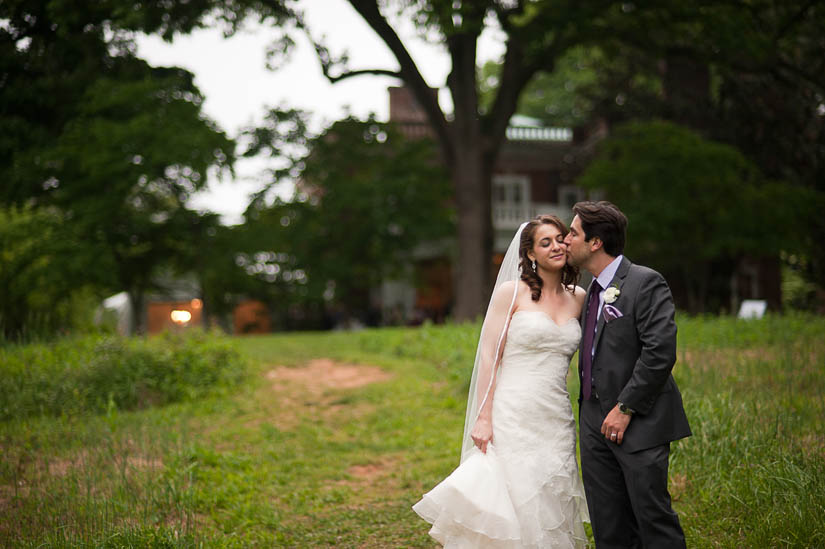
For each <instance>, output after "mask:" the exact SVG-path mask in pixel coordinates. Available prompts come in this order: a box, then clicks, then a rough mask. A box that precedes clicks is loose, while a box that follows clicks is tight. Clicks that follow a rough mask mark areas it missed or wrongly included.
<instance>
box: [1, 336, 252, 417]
mask: <svg viewBox="0 0 825 549" xmlns="http://www.w3.org/2000/svg"><path fill="white" fill-rule="evenodd" d="M245 369H246V368H245V364H244V361H243V360H242V359H241V356H240V354H239V353H238V352H237V350H235V349H234V348H233V347H232V346H230V345H229V344H228V342H227V341H226V340H224V339H222V338H221V336H217V335H212V334H206V333H203V332H190V333H188V334H186V335H180V334H165V335H163V336H160V337H156V338H151V339H138V338H132V339H128V338H122V337H116V336H102V335H94V336H85V337H79V338H67V339H63V340H59V341H57V342H56V343H53V344H34V345H21V346H11V347H7V348H5V349H0V419H10V418H22V417H28V416H36V415H63V414H66V415H74V414H80V413H87V412H91V413H100V412H105V411H107V410H110V409H112V408H114V409H118V410H133V409H138V408H146V407H149V406H158V405H164V404H168V403H170V402H177V401H181V400H189V399H194V398H197V397H200V396H201V395H204V394H206V393H208V392H210V391H213V390H214V389H216V388H218V387H226V386H231V385H235V384H237V383H238V382H239V381H240V380H241V378H242V377H243V374H244V372H245Z"/></svg>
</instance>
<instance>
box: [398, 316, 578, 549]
mask: <svg viewBox="0 0 825 549" xmlns="http://www.w3.org/2000/svg"><path fill="white" fill-rule="evenodd" d="M580 336H581V329H580V327H579V323H578V321H577V320H576V319H571V320H570V321H569V322H567V323H565V324H564V325H562V326H559V325H558V324H556V323H555V322H554V321H553V319H552V318H550V317H549V316H548V315H547V314H545V313H543V312H541V311H516V312H515V313H514V314H513V318H512V320H511V322H510V328H509V330H508V333H507V342H506V344H505V347H504V354H503V356H502V360H501V370H500V373H499V378H498V381H497V383H496V390H495V395H494V398H493V440H492V443H491V444H490V445H489V446H488V449H487V453H486V454H482V453H481V451H480V450H478V449H474V450H473V453H472V455H471V456H470V457H468V458H467V459H466V460H465V461H464V462H462V464H461V465H460V466H459V467H458V468H457V469H456V470H455V471H453V473H452V474H450V476H449V477H447V478H446V479H444V481H442V482H441V483H440V484H439V485H438V486H436V487H435V488H433V489H432V490H431V491H430V492H428V493H427V494H425V495H424V497H423V498H422V499H421V501H419V502H418V503H416V504H415V505H414V506H413V509H414V510H415V512H416V513H418V514H419V515H420V516H421V517H422V518H424V519H425V520H427V521H428V522H430V523H431V524H432V525H433V526H432V529H431V530H430V535H431V536H433V537H434V538H435V539H436V540H438V541H439V542H441V544H442V545H444V547H445V548H450V549H453V548H470V547H473V548H476V547H485V548H487V547H489V548H507V549H511V548H512V549H515V548H522V547H564V548H568V547H584V546H586V544H587V537H586V535H585V532H584V526H583V524H582V523H583V522H585V521H588V522H589V517H588V513H587V504H586V502H585V498H584V490H583V488H582V484H581V479H580V477H579V470H578V465H577V462H576V424H575V421H574V419H573V411H572V407H571V405H570V397H569V395H568V393H567V371H568V368H569V365H570V357H571V356H572V355H573V353H574V352H575V351H576V348H577V347H578V344H579V338H580Z"/></svg>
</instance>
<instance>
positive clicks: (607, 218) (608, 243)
mask: <svg viewBox="0 0 825 549" xmlns="http://www.w3.org/2000/svg"><path fill="white" fill-rule="evenodd" d="M573 213H575V214H576V215H578V216H579V220H581V223H582V229H583V230H584V239H585V241H590V239H591V238H593V237H594V236H598V237H599V238H600V239H601V241H602V242H603V243H604V251H605V252H606V253H607V255H609V256H612V257H617V256H619V255H621V254H622V252H623V251H624V243H625V240H626V234H625V233H626V231H627V217H625V215H624V214H623V213H622V211H621V210H620V209H619V208H617V207H616V206H615V205H614V204H612V203H610V202H608V201H606V200H600V201H599V202H577V203H576V205H575V206H573Z"/></svg>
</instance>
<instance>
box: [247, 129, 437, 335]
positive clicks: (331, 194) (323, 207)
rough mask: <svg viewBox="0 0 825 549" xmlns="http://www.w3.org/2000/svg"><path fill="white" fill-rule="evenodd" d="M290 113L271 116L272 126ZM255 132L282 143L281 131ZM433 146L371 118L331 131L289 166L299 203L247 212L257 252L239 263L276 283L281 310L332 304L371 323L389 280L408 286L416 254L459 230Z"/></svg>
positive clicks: (258, 207) (252, 251)
mask: <svg viewBox="0 0 825 549" xmlns="http://www.w3.org/2000/svg"><path fill="white" fill-rule="evenodd" d="M278 114H280V116H278ZM290 114H294V113H276V114H274V115H273V116H270V117H269V121H270V124H271V126H270V127H272V128H275V127H279V126H283V122H284V115H287V116H289V115H290ZM255 135H256V136H257V137H258V138H265V139H267V140H272V139H275V140H276V141H279V138H276V137H274V136H275V135H281V134H280V133H279V132H277V131H274V132H262V131H260V130H258V131H256V132H255ZM261 145H262V143H260V142H255V143H253V148H257V147H259V146H261ZM433 148H434V144H433V143H432V142H431V141H430V140H426V139H423V140H422V139H405V138H404V136H403V135H402V134H401V133H399V132H398V131H397V130H396V129H395V128H394V127H393V126H392V125H388V124H383V123H379V122H376V121H375V120H373V119H368V120H364V121H362V120H357V119H354V118H348V119H344V120H341V121H338V122H336V123H334V124H332V125H331V126H330V127H329V128H327V129H326V130H325V131H324V132H323V133H321V134H320V135H319V136H317V137H314V138H312V139H311V140H310V141H309V142H308V143H307V149H306V150H307V152H306V154H305V155H304V156H302V157H296V158H295V159H294V160H293V164H291V166H290V167H287V168H285V171H286V172H289V173H294V174H296V175H297V178H298V185H297V187H296V189H295V193H294V196H292V197H291V198H290V199H289V200H288V201H283V200H281V199H277V200H275V202H274V204H267V203H266V202H265V201H263V200H259V201H257V202H255V203H253V204H252V206H251V207H250V210H249V211H248V212H247V217H248V221H247V224H246V225H247V229H246V230H248V231H250V232H251V234H252V235H255V236H253V237H252V238H251V239H250V243H255V244H254V245H255V246H256V247H255V248H252V249H249V250H248V252H247V253H246V254H245V255H242V256H241V257H240V260H239V261H240V266H241V267H242V268H243V269H245V270H246V271H247V272H248V273H249V274H251V275H253V276H255V277H256V278H258V279H259V280H261V281H266V282H269V283H270V284H269V291H271V292H276V294H272V296H271V298H270V299H269V300H268V301H269V302H270V303H273V304H275V305H276V306H277V305H278V304H277V299H280V301H281V304H280V305H281V307H280V308H281V309H282V310H283V305H285V304H289V303H303V304H304V305H311V304H314V306H315V307H316V310H318V311H320V310H321V309H322V308H323V307H322V305H323V304H325V303H326V304H328V305H330V306H332V305H334V306H335V307H337V308H339V309H340V312H341V314H343V315H348V316H352V317H362V320H364V319H366V317H367V316H369V315H370V314H374V312H375V311H374V310H375V308H376V306H375V305H374V304H372V303H371V299H372V294H371V292H372V291H373V290H374V289H376V288H378V287H379V286H380V285H381V283H382V281H384V280H398V279H406V280H411V277H412V274H413V273H412V272H411V269H410V264H411V262H412V261H413V260H414V257H415V252H416V249H417V248H418V247H419V246H420V245H421V244H422V243H425V242H437V241H439V240H440V239H443V238H444V237H446V236H448V235H449V234H451V232H452V230H453V225H452V224H453V219H452V215H453V214H452V208H451V201H450V188H449V184H448V180H447V177H446V174H445V171H444V169H443V167H442V166H441V165H440V164H439V163H438V162H437V161H435V160H434V158H433ZM272 298H276V299H272ZM328 308H329V307H328Z"/></svg>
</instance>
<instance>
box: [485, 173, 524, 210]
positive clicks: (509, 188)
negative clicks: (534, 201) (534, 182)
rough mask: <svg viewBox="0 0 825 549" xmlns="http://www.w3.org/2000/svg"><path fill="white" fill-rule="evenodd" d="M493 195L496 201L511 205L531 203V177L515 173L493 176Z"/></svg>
mask: <svg viewBox="0 0 825 549" xmlns="http://www.w3.org/2000/svg"><path fill="white" fill-rule="evenodd" d="M493 197H495V198H494V200H495V202H499V203H502V204H507V205H511V206H521V205H527V204H529V202H530V178H529V177H527V176H526V175H513V174H505V175H495V176H493Z"/></svg>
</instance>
